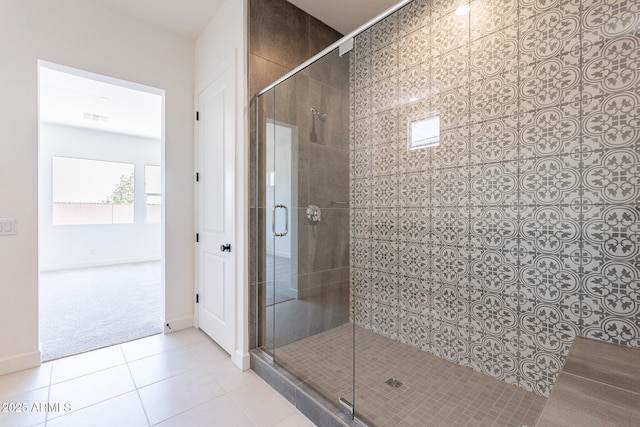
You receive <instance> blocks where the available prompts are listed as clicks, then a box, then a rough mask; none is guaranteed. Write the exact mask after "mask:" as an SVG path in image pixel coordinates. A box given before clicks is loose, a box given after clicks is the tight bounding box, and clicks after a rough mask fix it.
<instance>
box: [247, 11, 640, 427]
mask: <svg viewBox="0 0 640 427" xmlns="http://www.w3.org/2000/svg"><path fill="white" fill-rule="evenodd" d="M614 3H615V4H616V5H618V4H620V5H621V6H620V7H617V6H616V7H614V6H615V5H614ZM457 4H458V2H432V1H428V0H416V1H413V2H406V4H405V5H404V6H403V7H399V8H397V9H396V10H394V11H393V12H392V13H389V14H388V16H386V17H384V19H382V20H380V21H378V22H374V23H372V24H371V26H369V27H368V28H365V29H362V31H360V32H357V33H355V34H354V35H353V38H352V39H350V38H346V39H345V40H344V41H343V43H346V44H343V45H342V46H346V45H347V44H349V42H350V41H352V42H353V49H351V50H349V49H348V48H345V49H344V50H347V52H340V49H339V48H337V47H336V48H335V49H334V50H331V51H325V52H323V54H322V55H320V56H319V58H318V59H316V60H314V61H313V62H309V63H308V64H307V66H305V67H303V68H300V69H299V70H298V71H297V72H295V73H292V74H290V75H289V76H288V77H287V78H285V79H282V80H281V81H279V82H277V83H276V84H274V85H272V86H270V87H269V88H267V89H265V90H263V91H262V92H260V93H259V95H258V96H257V97H256V99H255V105H254V106H255V130H256V138H255V141H254V142H255V152H256V154H257V155H256V160H255V162H256V164H255V166H256V167H255V170H256V176H255V183H256V189H257V191H256V202H255V203H256V207H257V208H256V214H255V224H254V225H253V226H254V230H256V233H255V234H256V236H257V242H256V248H255V254H256V255H257V271H256V272H255V273H256V277H257V280H256V283H257V298H256V301H255V303H256V316H257V321H256V325H257V332H256V335H257V337H256V344H257V345H256V346H257V347H258V348H259V349H261V354H266V355H268V358H270V359H271V360H272V361H273V362H274V364H275V365H276V366H278V367H279V369H284V370H285V371H286V372H287V373H288V375H290V377H291V378H293V380H292V381H293V382H295V383H296V384H303V385H304V386H305V387H307V388H309V389H311V390H313V391H314V392H315V393H317V394H319V395H320V396H321V397H322V398H323V399H324V400H326V402H329V404H330V405H333V406H334V407H335V408H340V409H341V410H342V411H343V412H344V413H346V414H349V418H354V417H355V419H357V420H359V422H360V423H364V424H367V425H370V426H392V425H393V426H396V425H398V426H400V425H443V426H450V425H523V424H526V425H533V424H534V423H535V420H536V417H537V415H538V414H539V412H540V411H541V408H542V405H543V404H544V402H545V398H546V397H548V396H549V393H550V392H551V389H552V388H553V385H554V382H555V379H556V377H557V376H558V373H559V372H560V369H561V368H562V365H563V362H564V358H565V357H566V354H567V352H568V349H569V347H570V345H571V343H572V342H573V339H574V338H575V337H576V336H578V335H580V336H586V337H590V338H594V339H599V340H602V341H607V342H612V343H617V344H622V345H628V346H635V347H637V346H638V345H639V342H640V341H639V340H640V338H639V337H640V331H639V330H638V323H637V319H638V318H639V316H640V304H637V303H635V302H636V301H637V292H638V290H637V278H638V277H640V270H639V269H638V266H637V259H638V254H639V253H640V242H639V241H638V236H639V235H640V234H639V231H638V224H640V213H639V212H638V210H637V208H636V204H637V200H639V199H640V185H639V183H638V177H639V176H640V174H639V169H638V165H640V157H639V155H638V152H639V151H638V147H640V139H639V134H638V132H637V129H638V126H637V125H638V111H639V107H638V106H640V92H639V88H640V70H639V69H638V66H637V64H638V51H639V50H638V46H640V37H639V36H638V33H637V28H638V25H639V23H640V11H639V10H638V9H637V7H635V6H632V5H635V3H634V2H630V1H626V0H620V1H618V2H598V1H586V0H583V1H582V2H571V1H567V2H555V3H554V2H546V3H545V4H544V5H543V4H541V3H540V2H534V1H520V2H517V1H499V2H492V1H482V2H471V8H470V12H469V10H467V9H465V10H466V12H465V11H463V12H462V13H458V11H457V10H456V7H455V6H456V5H457ZM465 13H466V14H465ZM552 23H559V24H558V25H560V26H561V27H562V31H560V32H558V31H555V30H552V29H549V28H547V26H548V25H551V24H552ZM554 25H555V24H554ZM558 38H561V40H560V41H558V40H557V39H558ZM341 53H342V54H341ZM614 64H615V66H614ZM336 410H337V409H336ZM426 420H428V422H426Z"/></svg>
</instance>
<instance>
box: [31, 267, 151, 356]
mask: <svg viewBox="0 0 640 427" xmlns="http://www.w3.org/2000/svg"><path fill="white" fill-rule="evenodd" d="M160 316H161V289H160V262H159V261H156V262H144V263H136V264H121V265H113V266H107V267H95V268H82V269H75V270H61V271H51V272H42V273H41V274H40V342H41V344H42V360H43V361H48V360H53V359H58V358H60V357H65V356H69V355H72V354H78V353H83V352H85V351H89V350H94V349H97V348H102V347H106V346H110V345H114V344H119V343H123V342H127V341H131V340H135V339H138V338H142V337H146V336H149V335H154V334H158V333H160V332H162V330H161V328H160V322H161V321H160Z"/></svg>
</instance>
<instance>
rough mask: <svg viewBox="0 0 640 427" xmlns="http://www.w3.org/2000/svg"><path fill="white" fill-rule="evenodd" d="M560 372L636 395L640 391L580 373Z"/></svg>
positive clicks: (639, 394)
mask: <svg viewBox="0 0 640 427" xmlns="http://www.w3.org/2000/svg"><path fill="white" fill-rule="evenodd" d="M560 373H562V374H566V375H571V376H572V377H575V378H581V379H583V380H587V381H590V382H592V383H596V384H600V385H603V386H606V387H611V388H615V389H617V390H620V391H624V392H627V393H631V394H634V395H636V396H640V393H638V392H635V391H632V390H627V389H626V388H622V387H618V386H615V385H612V384H607V383H603V382H602V381H598V380H594V379H591V378H588V377H585V376H582V375H577V374H572V373H571V372H562V371H561V372H560Z"/></svg>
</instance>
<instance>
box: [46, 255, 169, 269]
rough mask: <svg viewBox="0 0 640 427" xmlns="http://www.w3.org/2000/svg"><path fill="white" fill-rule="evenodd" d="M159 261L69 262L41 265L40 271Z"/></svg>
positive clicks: (111, 260) (141, 259)
mask: <svg viewBox="0 0 640 427" xmlns="http://www.w3.org/2000/svg"><path fill="white" fill-rule="evenodd" d="M150 261H160V258H158V257H141V258H122V259H105V260H101V261H86V262H70V263H64V264H51V265H41V266H40V271H57V270H73V269H77V268H91V267H106V266H109V265H120V264H135V263H138V262H150Z"/></svg>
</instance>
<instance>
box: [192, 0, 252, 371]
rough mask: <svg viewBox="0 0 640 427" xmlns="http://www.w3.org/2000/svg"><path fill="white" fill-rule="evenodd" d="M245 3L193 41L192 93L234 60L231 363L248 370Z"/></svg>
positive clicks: (232, 0) (230, 3) (230, 2)
mask: <svg viewBox="0 0 640 427" xmlns="http://www.w3.org/2000/svg"><path fill="white" fill-rule="evenodd" d="M247 10H248V7H247V4H246V0H227V1H225V2H224V4H223V5H222V6H221V7H220V10H219V11H218V13H217V14H216V16H214V17H213V19H212V20H211V22H209V24H208V25H207V27H206V28H205V29H204V31H203V32H202V34H200V37H198V39H197V40H196V55H195V87H196V91H195V92H196V93H198V92H200V91H201V90H202V89H204V88H205V87H206V84H207V83H209V82H210V81H211V79H212V78H213V77H215V75H216V72H217V71H218V68H219V64H220V63H222V62H223V61H222V59H224V58H229V57H235V60H236V70H237V73H238V75H237V76H236V82H237V88H236V106H237V109H238V110H237V115H236V138H237V143H236V220H237V222H236V238H235V247H236V250H235V251H234V252H235V265H236V274H235V276H236V333H235V352H234V354H232V360H233V362H234V363H235V364H236V365H237V366H238V367H240V368H242V369H248V368H249V298H248V296H249V280H248V277H249V276H248V270H247V268H248V267H247V266H248V264H249V263H248V259H249V256H248V243H247V238H248V235H247V232H248V230H247V227H248V223H249V221H248V212H249V209H248V206H249V202H248V185H249V182H248V171H249V160H248V156H249V150H248V145H247V144H248V135H247V134H248V132H247V131H246V130H247V129H248V122H247V120H248V117H247V116H248V104H247V99H246V98H247V92H248V89H247V82H248V80H247V64H246V63H247V61H246V58H247V48H246V46H247V44H246V32H247V29H246V27H247Z"/></svg>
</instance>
